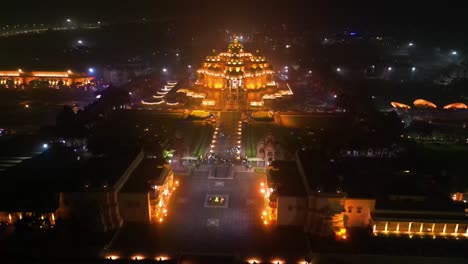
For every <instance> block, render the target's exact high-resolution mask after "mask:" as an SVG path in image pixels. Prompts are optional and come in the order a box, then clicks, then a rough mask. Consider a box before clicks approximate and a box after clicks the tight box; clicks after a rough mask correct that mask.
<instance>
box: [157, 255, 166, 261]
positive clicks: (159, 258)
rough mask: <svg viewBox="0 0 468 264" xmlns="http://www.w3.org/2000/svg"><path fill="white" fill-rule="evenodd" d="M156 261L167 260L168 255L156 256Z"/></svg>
mask: <svg viewBox="0 0 468 264" xmlns="http://www.w3.org/2000/svg"><path fill="white" fill-rule="evenodd" d="M156 260H157V261H164V260H169V257H168V256H165V255H162V256H157V257H156Z"/></svg>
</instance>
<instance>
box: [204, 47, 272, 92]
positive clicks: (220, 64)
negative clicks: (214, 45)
mask: <svg viewBox="0 0 468 264" xmlns="http://www.w3.org/2000/svg"><path fill="white" fill-rule="evenodd" d="M213 53H214V51H213ZM197 83H198V84H201V85H203V86H205V87H208V88H213V89H224V88H230V89H238V88H243V89H247V90H255V89H261V88H265V87H267V86H275V85H276V84H275V82H274V79H273V67H272V66H271V65H270V64H268V63H267V62H266V60H265V57H263V56H260V55H259V54H258V51H257V54H252V53H249V52H244V46H243V45H242V43H240V42H239V40H238V39H237V38H234V41H233V42H231V43H229V46H228V50H227V51H226V52H221V53H219V54H217V55H216V54H213V55H212V56H207V57H206V59H205V62H204V63H203V65H202V68H200V69H199V70H198V71H197Z"/></svg>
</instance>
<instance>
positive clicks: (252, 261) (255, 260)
mask: <svg viewBox="0 0 468 264" xmlns="http://www.w3.org/2000/svg"><path fill="white" fill-rule="evenodd" d="M247 263H249V264H253V263H260V260H258V259H254V258H252V259H248V260H247Z"/></svg>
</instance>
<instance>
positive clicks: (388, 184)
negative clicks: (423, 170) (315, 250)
mask: <svg viewBox="0 0 468 264" xmlns="http://www.w3.org/2000/svg"><path fill="white" fill-rule="evenodd" d="M337 159H338V158H337ZM331 160H333V162H331ZM296 162H297V168H298V171H299V173H300V175H301V176H302V179H303V182H304V183H305V186H306V192H307V196H308V198H307V204H306V206H307V213H306V214H307V215H306V217H305V220H304V230H305V231H306V232H309V233H311V234H312V235H314V236H318V237H332V236H334V237H335V238H336V239H347V238H348V234H347V233H348V232H347V230H348V229H354V228H359V229H363V230H370V231H371V232H372V233H373V235H375V236H381V235H388V236H390V235H396V236H406V237H410V238H411V237H412V236H419V237H430V238H456V239H461V238H468V210H467V205H466V203H465V202H464V201H460V200H461V199H462V198H460V197H461V195H459V194H455V195H454V196H453V197H452V198H453V200H454V201H455V202H454V201H452V200H450V199H448V198H447V199H444V198H441V197H438V196H434V195H433V190H432V189H427V188H426V187H427V186H428V182H431V179H429V178H427V175H425V176H422V175H418V174H413V173H412V172H411V171H409V170H404V171H400V170H398V169H397V170H395V168H394V167H393V166H392V167H391V168H387V167H386V166H388V165H389V164H393V163H392V162H391V161H389V163H385V162H382V161H375V163H374V164H372V161H369V160H368V159H367V160H356V159H349V160H341V161H337V160H336V159H330V158H329V157H328V158H327V157H326V156H325V155H322V154H320V153H315V152H301V153H297V154H296ZM363 162H365V163H363ZM357 164H359V166H356V165H357ZM364 164H366V165H364ZM376 164H378V165H379V166H378V167H375V165H376ZM385 164H387V165H385ZM367 165H369V166H367ZM357 167H359V168H357ZM363 171H364V172H365V173H369V175H368V176H359V175H360V174H362V173H363ZM376 175H378V178H379V180H377V181H375V182H371V181H372V178H374V177H375V176H376ZM364 181H366V188H364V187H363V184H361V183H362V182H364ZM374 192H376V193H379V197H378V198H376V197H374V195H373V193H374ZM279 207H280V200H278V208H279ZM290 208H291V207H290ZM292 209H293V210H290V213H291V212H294V207H292ZM284 213H285V212H283V213H281V212H280V210H279V209H278V222H279V221H280V218H281V214H284ZM286 213H287V212H286Z"/></svg>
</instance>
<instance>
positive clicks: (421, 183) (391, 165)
mask: <svg viewBox="0 0 468 264" xmlns="http://www.w3.org/2000/svg"><path fill="white" fill-rule="evenodd" d="M299 159H300V163H301V164H302V166H303V168H304V173H305V174H306V178H307V180H308V185H309V186H308V187H309V188H310V190H311V191H320V192H324V193H334V192H337V191H338V190H341V191H344V192H345V193H347V194H348V196H350V197H353V198H369V197H376V198H379V197H385V196H390V195H417V196H429V195H431V194H433V193H437V191H438V186H437V185H436V184H434V181H433V177H432V176H431V175H426V174H421V173H418V172H416V171H415V170H413V169H412V167H411V166H412V165H411V164H410V162H409V161H407V160H404V159H378V158H342V157H328V156H326V155H325V154H324V153H319V152H317V151H300V152H299Z"/></svg>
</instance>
